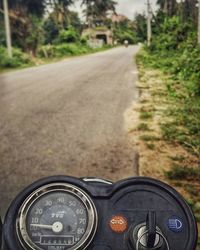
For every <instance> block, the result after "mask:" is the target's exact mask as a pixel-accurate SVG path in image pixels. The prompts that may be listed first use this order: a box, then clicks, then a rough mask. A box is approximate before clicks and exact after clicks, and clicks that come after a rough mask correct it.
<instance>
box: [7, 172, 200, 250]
mask: <svg viewBox="0 0 200 250" xmlns="http://www.w3.org/2000/svg"><path fill="white" fill-rule="evenodd" d="M153 229H155V230H154V231H155V233H154V236H155V237H153V238H154V239H153V238H152V239H153V240H152V239H151V242H150V236H148V235H150V231H153ZM148 230H149V231H148ZM148 237H149V240H147V238H148ZM196 242H197V226H196V221H195V218H194V216H193V213H192V211H191V209H190V208H189V206H188V205H187V203H186V202H185V200H184V199H183V197H182V196H181V195H180V194H179V193H178V192H177V191H175V190H174V189H173V188H171V187H170V186H168V185H167V184H164V183H162V182H160V181H157V180H153V179H149V178H143V177H136V178H129V179H126V180H122V181H119V182H117V183H111V182H109V181H105V180H101V179H97V178H84V179H78V178H74V177H66V176H53V177H48V178H45V179H42V180H39V181H37V182H35V183H33V184H32V185H30V186H29V187H28V188H26V189H25V190H23V191H22V192H21V193H20V194H19V195H18V196H17V197H16V199H15V200H14V201H13V202H12V204H11V206H10V208H9V210H8V212H7V215H6V218H5V221H4V226H3V249H5V250H76V249H82V250H83V249H88V250H100V249H101V250H129V249H135V250H145V249H160V250H168V249H170V250H177V249H182V250H195V248H196ZM152 244H153V245H152ZM150 245H152V246H151V248H150V247H149V246H150Z"/></svg>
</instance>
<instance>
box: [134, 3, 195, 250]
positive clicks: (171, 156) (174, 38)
mask: <svg viewBox="0 0 200 250" xmlns="http://www.w3.org/2000/svg"><path fill="white" fill-rule="evenodd" d="M158 2H159V3H160V9H159V11H158V13H157V15H155V16H154V17H153V38H152V41H151V45H150V46H149V47H148V46H146V45H144V46H143V48H142V49H141V51H140V53H139V54H138V56H137V62H138V66H139V70H140V82H139V84H138V87H139V89H140V90H141V96H140V104H139V106H137V107H135V110H136V111H137V112H138V113H139V115H138V116H139V121H138V125H137V128H134V129H132V130H131V131H130V132H131V133H134V135H136V134H137V139H138V142H137V144H138V147H139V151H140V153H141V169H140V171H141V174H142V175H149V176H152V177H157V178H160V179H162V180H164V181H166V182H168V183H170V184H172V185H173V186H175V187H176V188H177V189H178V190H179V191H180V192H181V193H182V194H183V195H184V196H185V197H186V199H187V201H188V203H189V205H190V206H191V207H192V209H193V211H194V213H195V216H196V219H197V221H198V223H199V228H200V45H198V44H197V8H196V6H195V5H194V3H192V1H185V3H180V4H176V5H174V6H172V5H170V4H169V2H170V1H158ZM165 3H168V4H169V5H168V7H169V8H166V5H165ZM186 4H187V6H186ZM170 6H171V7H170ZM187 8H189V9H187ZM152 166H153V167H152ZM199 247H200V240H199Z"/></svg>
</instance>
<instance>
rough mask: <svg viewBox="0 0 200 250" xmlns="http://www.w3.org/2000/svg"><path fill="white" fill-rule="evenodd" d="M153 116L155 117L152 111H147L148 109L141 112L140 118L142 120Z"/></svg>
mask: <svg viewBox="0 0 200 250" xmlns="http://www.w3.org/2000/svg"><path fill="white" fill-rule="evenodd" d="M152 117H153V113H152V112H147V111H141V112H140V119H142V120H147V119H152Z"/></svg>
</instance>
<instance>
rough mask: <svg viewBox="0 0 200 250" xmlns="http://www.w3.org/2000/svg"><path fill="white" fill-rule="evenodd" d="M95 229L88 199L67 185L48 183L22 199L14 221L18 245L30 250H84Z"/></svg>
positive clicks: (93, 209) (94, 217)
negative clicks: (23, 200) (22, 201)
mask: <svg viewBox="0 0 200 250" xmlns="http://www.w3.org/2000/svg"><path fill="white" fill-rule="evenodd" d="M96 228H97V212H96V209H95V206H94V204H93V202H92V200H91V199H90V197H89V196H88V195H87V194H86V193H85V192H84V191H82V190H81V189H79V188H77V187H75V186H73V185H70V184H62V183H56V184H50V185H46V186H43V187H41V188H39V189H37V190H36V191H35V192H33V193H32V194H31V195H29V197H28V198H27V199H26V200H25V202H24V203H23V205H22V206H21V208H20V211H19V213H18V218H17V221H16V229H17V235H18V238H19V240H20V243H21V245H22V246H23V247H24V248H25V249H31V250H75V249H85V248H86V247H87V246H88V244H89V243H90V242H91V240H92V239H93V237H94V235H95V232H96Z"/></svg>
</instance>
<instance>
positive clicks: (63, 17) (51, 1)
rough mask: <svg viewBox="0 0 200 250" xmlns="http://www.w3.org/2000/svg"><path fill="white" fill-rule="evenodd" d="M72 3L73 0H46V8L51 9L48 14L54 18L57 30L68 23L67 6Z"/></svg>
mask: <svg viewBox="0 0 200 250" xmlns="http://www.w3.org/2000/svg"><path fill="white" fill-rule="evenodd" d="M73 3H74V1H73V0H46V5H47V10H48V9H51V10H53V11H51V13H49V14H50V15H51V17H52V18H53V19H54V22H55V24H56V25H57V28H58V30H62V29H64V28H65V27H67V26H68V25H69V24H70V23H69V12H70V11H69V7H70V6H71V5H72V4H73Z"/></svg>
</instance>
